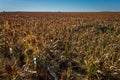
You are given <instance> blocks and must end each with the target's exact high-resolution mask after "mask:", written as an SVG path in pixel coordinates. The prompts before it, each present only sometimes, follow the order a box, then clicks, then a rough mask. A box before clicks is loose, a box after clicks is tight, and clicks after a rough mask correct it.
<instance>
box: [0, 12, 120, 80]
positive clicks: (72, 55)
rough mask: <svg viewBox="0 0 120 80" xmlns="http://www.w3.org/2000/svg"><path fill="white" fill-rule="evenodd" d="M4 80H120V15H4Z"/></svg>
mask: <svg viewBox="0 0 120 80" xmlns="http://www.w3.org/2000/svg"><path fill="white" fill-rule="evenodd" d="M0 65H1V66H0V79H1V80H86V79H87V80H119V79H120V13H7V12H5V13H0Z"/></svg>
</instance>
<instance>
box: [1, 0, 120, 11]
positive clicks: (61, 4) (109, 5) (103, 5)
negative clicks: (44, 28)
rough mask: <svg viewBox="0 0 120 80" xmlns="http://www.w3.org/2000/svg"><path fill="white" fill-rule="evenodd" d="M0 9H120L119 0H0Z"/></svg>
mask: <svg viewBox="0 0 120 80" xmlns="http://www.w3.org/2000/svg"><path fill="white" fill-rule="evenodd" d="M0 11H64V12H91V11H92V12H94V11H95V12H97V11H120V0H0Z"/></svg>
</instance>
